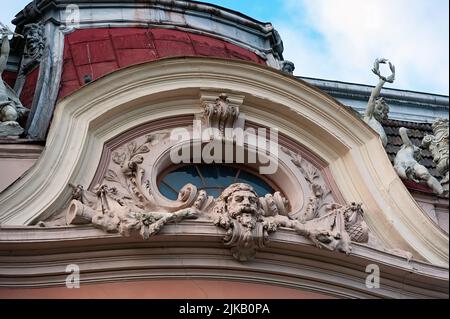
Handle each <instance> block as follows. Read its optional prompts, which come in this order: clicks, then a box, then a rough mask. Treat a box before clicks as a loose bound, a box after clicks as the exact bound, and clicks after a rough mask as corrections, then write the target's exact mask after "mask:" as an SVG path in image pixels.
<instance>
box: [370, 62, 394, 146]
mask: <svg viewBox="0 0 450 319" xmlns="http://www.w3.org/2000/svg"><path fill="white" fill-rule="evenodd" d="M386 63H389V68H390V69H391V72H392V74H391V75H390V76H388V77H385V76H383V75H381V72H380V64H386ZM372 72H373V73H374V74H376V75H377V76H378V77H379V79H380V80H379V82H378V84H377V86H376V87H375V88H374V89H373V90H372V93H371V95H370V98H369V102H368V104H367V108H366V112H365V114H364V121H365V122H366V123H367V124H369V126H370V127H371V128H373V129H374V130H375V131H376V132H377V133H378V134H379V135H380V138H381V142H382V143H383V146H384V147H386V145H387V135H386V132H385V131H384V128H383V126H382V124H381V123H382V122H383V121H384V120H387V119H388V115H389V105H387V103H386V102H385V101H384V99H383V98H382V97H380V93H381V89H382V87H383V85H384V84H385V83H386V82H389V83H393V82H394V80H395V66H394V65H393V64H392V63H391V62H389V61H388V60H387V59H376V60H375V63H374V67H373V69H372Z"/></svg>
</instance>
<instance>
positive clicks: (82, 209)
mask: <svg viewBox="0 0 450 319" xmlns="http://www.w3.org/2000/svg"><path fill="white" fill-rule="evenodd" d="M94 191H95V192H90V191H86V190H84V189H83V188H82V186H76V187H74V192H73V197H74V199H73V200H72V202H71V203H70V205H69V208H68V210H67V215H66V219H67V224H86V223H92V224H93V225H95V226H96V227H98V228H100V229H103V230H104V231H106V232H119V233H120V234H121V235H122V236H126V237H129V236H131V235H132V233H134V232H139V234H140V235H141V237H142V238H143V239H149V238H150V236H152V235H155V234H157V233H158V232H159V231H160V230H161V228H162V227H163V226H164V225H165V224H167V223H169V222H174V221H175V222H176V221H179V220H182V219H184V218H196V217H197V214H196V211H195V210H193V209H182V210H179V211H176V212H171V213H169V212H163V211H161V212H154V211H146V210H142V209H138V208H137V207H136V206H134V207H133V206H132V205H125V204H124V201H123V200H122V198H123V197H122V196H120V194H119V193H118V192H117V189H115V188H110V187H108V186H107V185H101V186H97V187H96V188H95V189H94Z"/></svg>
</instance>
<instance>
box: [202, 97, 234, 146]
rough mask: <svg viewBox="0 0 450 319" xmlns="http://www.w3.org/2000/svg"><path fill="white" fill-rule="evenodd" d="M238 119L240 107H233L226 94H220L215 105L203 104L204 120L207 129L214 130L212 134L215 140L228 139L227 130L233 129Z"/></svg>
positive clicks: (206, 102)
mask: <svg viewBox="0 0 450 319" xmlns="http://www.w3.org/2000/svg"><path fill="white" fill-rule="evenodd" d="M238 117H239V106H236V105H232V104H231V103H230V100H229V99H228V96H227V94H225V93H222V94H220V95H219V97H218V98H217V99H216V100H215V102H213V103H211V102H208V101H205V102H204V103H203V120H204V122H205V124H206V126H207V127H209V128H210V129H213V131H212V132H211V134H212V135H214V138H220V137H226V131H225V130H226V129H227V128H230V129H231V128H233V127H234V125H235V123H236V121H237V119H238ZM218 134H219V136H215V135H218Z"/></svg>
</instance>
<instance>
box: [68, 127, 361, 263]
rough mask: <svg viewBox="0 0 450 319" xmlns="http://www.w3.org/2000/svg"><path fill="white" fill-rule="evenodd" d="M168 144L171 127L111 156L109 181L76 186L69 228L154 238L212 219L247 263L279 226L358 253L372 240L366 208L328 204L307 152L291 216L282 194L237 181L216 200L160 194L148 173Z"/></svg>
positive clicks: (189, 193)
mask: <svg viewBox="0 0 450 319" xmlns="http://www.w3.org/2000/svg"><path fill="white" fill-rule="evenodd" d="M168 140H169V133H168V131H164V130H163V131H158V132H155V133H152V134H150V135H147V136H143V137H139V138H137V139H135V140H132V141H130V142H128V143H127V144H125V145H124V146H123V147H121V148H119V150H118V151H116V152H113V153H112V154H111V163H110V165H109V167H108V168H107V169H106V170H105V175H104V177H103V179H102V182H101V183H100V184H98V185H97V186H95V187H94V188H93V189H92V190H85V189H84V188H83V187H82V186H80V185H78V186H75V185H71V187H72V188H73V193H72V198H73V199H72V201H71V203H70V205H69V207H68V209H67V210H66V223H67V224H74V225H79V224H93V225H94V226H95V227H97V228H100V229H102V230H104V231H106V232H112V233H119V234H121V235H123V236H131V235H133V234H139V235H140V236H141V237H142V238H143V239H149V238H150V237H151V236H152V235H155V234H157V233H158V232H159V231H160V230H161V229H162V228H163V227H164V225H166V224H167V223H171V222H177V221H180V220H183V219H189V218H198V217H200V218H205V220H210V221H212V222H213V223H214V224H215V225H217V226H218V227H220V228H222V229H224V230H225V231H226V234H225V236H224V243H225V245H226V246H228V247H230V248H231V253H232V255H233V257H234V258H236V259H237V260H239V261H247V260H251V259H252V258H254V256H255V255H256V253H257V251H258V250H259V249H261V248H264V247H265V246H266V245H267V243H268V242H269V235H270V234H271V233H273V232H276V231H277V230H278V229H279V227H286V228H290V229H292V230H294V231H295V232H296V233H297V234H299V235H301V236H304V237H305V238H308V239H309V240H311V241H312V242H313V243H314V245H315V246H317V247H320V248H326V249H329V250H339V251H342V252H345V253H349V252H350V250H351V247H350V246H351V245H350V243H351V241H356V242H364V243H365V242H367V238H368V228H367V226H366V225H365V223H364V220H363V217H362V216H363V212H362V209H361V205H357V204H352V205H350V206H343V205H339V204H337V203H334V202H333V201H330V200H329V199H327V200H324V197H325V196H326V195H328V194H329V190H328V189H327V188H326V187H325V186H324V185H323V179H322V177H321V176H320V172H319V171H318V170H317V168H315V167H314V166H313V165H312V164H311V163H309V162H308V161H306V160H304V159H303V158H302V157H301V156H300V155H297V156H296V157H295V158H294V159H293V161H295V163H297V164H298V167H299V168H300V171H301V172H302V174H304V176H305V178H306V180H307V181H308V182H309V183H310V187H311V192H310V193H309V194H310V195H309V196H310V198H309V201H308V204H307V205H306V208H305V212H303V211H302V213H294V214H293V213H292V212H290V203H289V201H288V200H287V199H286V198H285V197H284V196H283V195H282V194H281V193H280V192H275V193H274V194H265V195H264V196H262V197H258V196H257V194H256V192H255V191H254V190H253V188H252V186H250V185H248V184H244V183H236V184H231V185H230V186H228V187H227V188H226V189H225V190H224V191H223V192H222V194H221V195H220V196H219V198H216V199H214V198H213V197H211V196H208V194H207V192H206V191H205V190H198V189H197V188H196V186H194V185H192V184H186V185H185V186H184V187H182V189H181V190H180V191H179V195H178V199H177V200H176V201H170V200H167V199H164V198H161V197H160V196H159V197H158V196H157V195H156V194H157V193H158V190H157V189H154V188H153V187H154V186H152V185H154V184H152V183H151V182H150V181H149V180H148V175H147V174H146V172H145V170H146V168H147V165H150V166H152V164H151V163H145V161H146V158H147V155H149V154H150V153H152V152H159V151H162V150H164V149H165V148H166V147H167V145H166V144H165V143H166V142H167V141H168ZM139 141H140V142H139ZM159 147H161V148H159ZM158 148H159V151H158ZM120 150H121V151H120ZM319 210H320V213H319Z"/></svg>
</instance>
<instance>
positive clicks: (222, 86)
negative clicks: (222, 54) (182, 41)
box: [0, 58, 448, 266]
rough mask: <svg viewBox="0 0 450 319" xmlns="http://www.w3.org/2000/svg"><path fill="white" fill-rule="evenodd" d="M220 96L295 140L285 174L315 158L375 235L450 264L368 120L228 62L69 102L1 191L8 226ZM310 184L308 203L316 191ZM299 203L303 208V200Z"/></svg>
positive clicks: (290, 80)
mask: <svg viewBox="0 0 450 319" xmlns="http://www.w3.org/2000/svg"><path fill="white" fill-rule="evenodd" d="M211 92H217V93H220V92H225V93H227V94H228V95H229V97H230V99H231V100H232V103H238V104H239V111H240V112H241V113H242V114H245V119H246V123H251V124H252V125H255V126H257V127H266V128H271V127H272V128H273V127H276V128H278V131H279V133H280V135H282V136H283V137H285V140H286V141H289V142H286V143H285V145H284V148H286V149H287V150H291V152H292V154H291V153H290V152H281V153H283V154H284V155H282V156H284V157H286V159H284V160H283V163H286V167H285V171H286V172H287V171H289V170H291V171H294V169H295V168H294V167H293V164H292V163H291V164H289V162H292V161H290V160H289V159H288V157H291V158H292V155H293V154H294V155H295V154H296V152H294V150H292V145H298V147H299V148H300V149H302V150H305V154H310V155H306V157H305V158H306V159H307V160H308V161H309V162H310V163H312V164H313V166H315V167H316V168H319V170H322V171H323V172H325V175H326V176H328V177H326V178H328V183H331V184H332V186H333V187H335V189H336V191H335V194H334V196H335V198H334V200H335V201H337V202H342V204H350V203H352V202H359V203H362V204H363V209H364V211H365V214H364V220H365V222H366V223H367V225H368V228H369V229H370V232H372V233H373V234H374V235H375V236H376V237H378V238H379V239H380V240H381V241H382V242H383V244H384V245H386V246H387V247H390V248H398V249H402V250H406V251H410V252H411V253H412V254H413V256H414V258H416V259H422V260H426V261H428V262H430V263H433V264H436V265H443V266H447V265H448V236H447V235H445V234H444V233H443V232H442V231H441V230H440V229H439V228H437V227H436V226H435V224H433V222H432V221H431V220H430V219H429V218H428V217H427V216H426V215H425V214H423V212H422V211H421V208H420V207H419V206H418V204H417V203H416V202H415V201H414V199H413V198H412V196H411V195H410V194H409V192H408V191H407V189H406V188H405V187H404V186H403V184H402V182H401V180H400V179H399V178H398V176H397V174H396V173H395V171H394V170H393V168H392V165H391V163H390V161H389V159H388V157H387V155H386V153H385V151H384V149H383V147H382V145H381V141H380V139H379V137H378V135H377V134H376V133H375V132H374V131H372V129H370V128H369V127H368V126H367V125H366V124H365V123H364V122H363V121H362V120H361V119H359V118H358V117H357V116H355V114H354V113H353V112H351V111H349V110H348V109H347V108H346V107H345V106H343V105H341V104H340V103H338V102H337V101H336V100H334V99H333V98H331V97H329V96H327V95H326V94H324V93H322V92H321V91H319V90H317V89H315V88H313V87H312V86H310V85H308V84H306V83H305V82H302V81H300V80H298V79H295V78H294V77H291V76H288V75H286V74H284V73H281V72H278V71H275V70H273V69H270V68H267V67H262V66H258V65H254V64H251V63H246V62H238V61H225V60H220V59H205V58H173V59H165V60H161V61H156V62H151V63H145V64H140V65H136V66H132V67H129V68H126V69H123V70H120V71H117V72H115V73H112V74H110V75H107V76H105V77H103V78H101V79H99V80H97V81H95V82H93V83H91V84H89V85H87V86H85V87H83V88H82V89H80V90H79V91H77V92H75V93H74V94H72V95H70V96H68V97H66V98H65V99H63V100H62V101H60V102H59V103H58V105H57V106H56V108H55V112H54V116H53V121H52V125H51V127H50V131H49V134H48V138H47V143H46V147H45V150H44V152H43V154H42V156H41V158H40V159H39V161H38V162H37V163H36V165H35V166H34V167H32V168H31V169H30V170H29V171H28V172H27V173H26V174H25V175H24V176H23V177H22V178H21V179H20V180H18V181H17V182H16V183H14V184H13V185H12V186H10V187H9V188H8V189H7V190H5V191H4V192H3V193H2V194H1V195H0V223H1V224H3V225H32V224H34V223H36V222H37V221H39V220H42V219H45V218H46V217H48V216H50V215H52V214H53V213H54V212H55V211H57V210H58V209H61V208H62V207H66V206H67V205H68V204H69V201H70V198H71V188H70V186H69V185H70V184H74V185H78V184H80V185H86V186H87V185H91V184H92V183H93V181H94V180H96V179H99V177H98V175H96V174H98V172H99V166H101V165H100V163H101V161H102V160H103V159H102V154H104V150H105V145H112V148H113V149H114V148H115V147H120V146H123V145H125V144H123V143H122V142H123V139H122V140H121V139H120V138H118V137H119V136H125V137H126V138H125V139H129V140H130V141H131V140H133V139H138V138H140V137H142V136H144V135H145V130H144V131H142V130H140V131H139V130H137V129H136V128H139V127H144V126H146V125H147V126H148V125H150V126H149V131H150V132H153V130H154V132H158V130H155V127H156V126H158V125H159V123H162V122H163V121H168V122H170V123H171V125H173V124H176V120H177V119H183V118H185V117H189V116H191V117H192V116H193V115H195V114H199V113H201V112H202V102H204V101H205V100H206V101H207V100H208V96H209V95H211V94H213V93H211ZM216 97H217V96H216ZM202 99H203V101H202ZM233 99H234V100H233ZM171 119H172V120H171ZM174 121H175V122H174ZM149 123H150V124H149ZM180 123H183V122H182V121H181V122H180ZM133 132H138V133H136V134H137V135H133V134H134V133H133ZM114 141H122V142H120V143H119V142H118V144H117V145H113V144H114ZM108 143H109V144H108ZM121 143H122V144H121ZM282 146H283V145H282ZM308 156H310V157H309V158H308ZM107 165H109V164H107ZM294 166H295V165H294ZM286 174H287V173H286ZM296 174H299V175H301V174H300V173H298V172H297V173H296ZM327 174H328V175H327ZM300 179H301V178H300ZM302 183H303V184H302ZM302 183H300V184H299V185H300V186H299V187H300V188H301V189H302V190H303V191H304V192H305V194H306V195H305V196H306V197H305V198H307V195H308V192H309V191H308V185H307V183H306V182H304V181H303V182H302ZM302 185H303V186H302ZM289 192H292V190H284V191H283V193H285V195H286V193H289ZM18 194H20V195H18ZM287 195H288V194H287ZM288 197H289V196H288ZM290 197H291V198H293V196H292V195H291V196H290ZM291 198H289V200H290V201H292V199H291ZM294 202H295V201H294ZM297 205H298V207H297V208H298V209H301V207H303V205H304V203H303V202H301V203H300V202H298V203H297Z"/></svg>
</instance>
